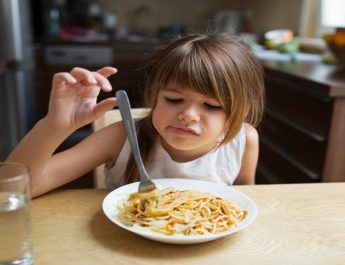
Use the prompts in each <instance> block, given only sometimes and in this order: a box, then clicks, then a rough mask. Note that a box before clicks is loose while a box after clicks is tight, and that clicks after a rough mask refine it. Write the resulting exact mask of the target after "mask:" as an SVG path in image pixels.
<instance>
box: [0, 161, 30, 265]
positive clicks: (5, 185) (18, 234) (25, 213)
mask: <svg viewBox="0 0 345 265" xmlns="http://www.w3.org/2000/svg"><path fill="white" fill-rule="evenodd" d="M29 181H30V177H29V170H28V168H27V167H26V166H25V165H23V164H19V163H6V162H5V163H0V265H28V264H33V258H32V241H31V212H30V184H29Z"/></svg>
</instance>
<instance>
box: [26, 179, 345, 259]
mask: <svg viewBox="0 0 345 265" xmlns="http://www.w3.org/2000/svg"><path fill="white" fill-rule="evenodd" d="M234 187H235V189H237V190H239V191H242V192H244V193H245V194H247V195H248V196H250V197H251V198H252V199H253V200H254V201H255V202H256V204H257V206H258V209H259V214H258V216H257V218H256V220H255V222H254V223H253V224H252V225H250V226H249V227H248V228H246V229H245V230H242V231H240V232H238V233H236V234H233V235H230V236H228V237H225V238H222V239H219V240H215V241H212V242H208V243H203V244H195V245H170V244H163V243H158V242H154V241H150V240H148V239H144V238H141V237H139V236H137V235H134V234H132V233H130V232H128V231H125V230H123V229H121V228H119V227H117V226H116V225H115V224H113V223H112V222H111V221H110V220H108V219H107V218H106V217H105V215H104V214H103V212H102V210H101V205H102V201H103V199H104V197H105V196H106V195H107V194H108V193H109V192H110V190H102V189H89V190H85V189H84V190H59V191H55V192H51V193H49V194H46V195H43V196H41V197H38V198H36V199H33V200H32V203H31V208H32V228H33V243H34V261H35V265H55V264H59V265H60V264H64V265H69V264H73V265H75V264H83V265H88V264H102V265H107V264H118V265H121V264H126V265H127V264H160V265H163V264H200V265H203V264H205V265H210V264H212V265H213V264H242V265H244V264H248V265H249V264H250V265H252V264H265V265H267V264H279V265H283V264H294V265H298V264H313V265H321V264H325V265H326V264H327V265H328V264H332V265H337V264H339V265H340V264H341V265H343V264H345V195H344V194H345V183H315V184H285V185H255V186H234Z"/></svg>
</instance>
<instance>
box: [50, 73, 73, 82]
mask: <svg viewBox="0 0 345 265" xmlns="http://www.w3.org/2000/svg"><path fill="white" fill-rule="evenodd" d="M76 82H77V80H76V79H75V78H74V77H73V76H72V75H70V74H69V73H57V74H55V75H54V76H53V85H58V84H64V83H69V84H75V83H76Z"/></svg>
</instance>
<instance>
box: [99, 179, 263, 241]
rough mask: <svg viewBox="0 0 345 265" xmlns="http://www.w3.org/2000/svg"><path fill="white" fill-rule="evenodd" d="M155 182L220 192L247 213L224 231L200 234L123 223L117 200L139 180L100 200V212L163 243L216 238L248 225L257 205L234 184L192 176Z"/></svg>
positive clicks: (135, 185) (219, 193) (129, 191)
mask: <svg viewBox="0 0 345 265" xmlns="http://www.w3.org/2000/svg"><path fill="white" fill-rule="evenodd" d="M154 183H155V184H156V185H158V186H159V187H160V188H166V187H171V186H173V187H175V188H176V189H180V190H198V191H202V192H209V193H211V194H213V195H217V196H220V197H221V198H223V199H225V200H230V201H232V202H233V203H235V204H236V206H238V207H239V208H240V209H241V210H247V211H248V215H247V217H246V218H245V219H244V220H243V221H242V222H240V223H239V224H238V225H237V226H236V227H233V228H231V229H229V230H227V231H225V232H222V233H218V234H212V235H201V236H186V235H163V234H161V233H158V232H153V231H151V230H148V229H145V228H140V227H129V226H126V225H125V224H123V223H122V222H121V221H120V220H119V219H118V210H117V205H118V203H119V202H120V201H121V200H123V199H125V198H126V197H127V196H128V195H129V194H131V193H133V192H137V191H138V182H135V183H131V184H128V185H125V186H122V187H120V188H118V189H116V190H114V191H112V192H110V193H109V194H108V195H107V196H106V197H105V198H104V200H103V205H102V208H103V212H104V213H105V215H106V216H107V217H108V218H109V219H110V220H111V221H112V222H114V223H115V224H116V225H118V226H119V227H122V228H123V229H126V230H128V231H130V232H132V233H135V234H138V235H140V236H143V237H145V238H148V239H151V240H155V241H160V242H165V243H172V244H195V243H202V242H206V241H211V240H215V239H218V238H221V237H224V236H227V235H230V234H233V233H235V232H238V231H240V230H242V229H244V228H246V227H247V226H248V225H250V224H251V223H252V222H253V221H254V219H255V217H256V215H257V212H258V210H257V207H256V204H255V203H254V202H253V200H251V199H250V198H249V197H248V196H246V195H245V194H243V193H242V192H239V191H237V190H235V189H234V188H231V187H228V186H224V185H219V184H216V183H211V182H206V181H200V180H192V179H155V180H154Z"/></svg>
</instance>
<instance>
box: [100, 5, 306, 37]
mask: <svg viewBox="0 0 345 265" xmlns="http://www.w3.org/2000/svg"><path fill="white" fill-rule="evenodd" d="M99 2H100V3H101V4H102V5H103V6H104V7H105V8H106V9H108V10H109V11H111V12H116V13H117V15H118V19H119V25H121V26H125V27H126V28H131V29H136V28H139V29H140V28H144V29H146V30H147V31H148V32H150V33H152V34H154V33H155V32H156V31H157V28H159V27H161V26H168V25H172V24H175V23H178V22H181V23H184V24H185V25H186V26H187V28H188V29H190V30H198V29H200V28H205V26H206V25H207V23H208V22H209V20H210V18H212V16H214V14H215V13H216V12H217V11H219V10H222V9H235V10H241V11H244V10H250V11H252V12H251V13H252V20H253V21H252V30H253V31H254V32H255V33H257V34H259V35H260V34H263V33H264V32H266V31H268V30H271V29H277V28H288V29H292V30H293V31H294V32H295V33H298V32H299V27H300V17H301V15H300V13H301V9H302V4H303V0H289V1H286V0H188V1H186V0H164V1H161V0H127V1H112V0H99Z"/></svg>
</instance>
